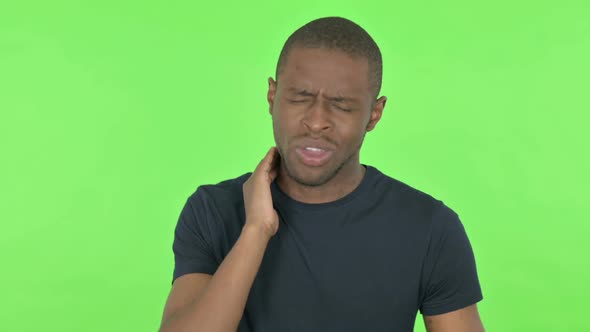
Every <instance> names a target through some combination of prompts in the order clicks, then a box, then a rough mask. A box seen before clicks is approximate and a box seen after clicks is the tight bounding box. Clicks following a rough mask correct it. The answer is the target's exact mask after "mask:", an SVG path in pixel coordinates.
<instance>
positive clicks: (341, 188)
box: [277, 161, 366, 204]
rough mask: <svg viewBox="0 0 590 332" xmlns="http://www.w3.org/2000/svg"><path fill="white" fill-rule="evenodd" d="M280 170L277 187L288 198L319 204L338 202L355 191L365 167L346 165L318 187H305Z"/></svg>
mask: <svg viewBox="0 0 590 332" xmlns="http://www.w3.org/2000/svg"><path fill="white" fill-rule="evenodd" d="M286 173H287V172H286V170H285V169H284V167H281V168H280V171H279V175H278V177H277V185H278V186H279V187H280V188H281V190H282V191H283V192H284V193H285V194H287V195H288V196H289V197H291V198H293V199H294V200H297V201H299V202H303V203H310V204H320V203H328V202H333V201H335V200H338V199H340V198H342V197H344V196H346V195H348V194H350V193H351V192H352V191H353V190H354V189H356V188H357V187H358V186H359V185H360V183H361V181H362V180H363V178H364V176H365V173H366V167H364V166H363V165H361V164H360V163H358V161H357V162H356V163H354V164H351V165H346V166H344V167H342V168H341V169H340V171H338V173H337V174H336V175H335V176H334V177H333V178H332V179H330V180H329V181H328V182H326V183H324V184H322V185H320V186H313V187H311V186H305V185H302V184H301V183H298V182H296V181H295V180H293V179H292V178H291V177H290V176H289V175H287V174H286Z"/></svg>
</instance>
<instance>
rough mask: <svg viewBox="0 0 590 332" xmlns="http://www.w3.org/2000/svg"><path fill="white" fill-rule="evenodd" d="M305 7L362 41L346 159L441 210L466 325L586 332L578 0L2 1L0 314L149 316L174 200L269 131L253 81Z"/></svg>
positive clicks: (117, 320) (167, 254)
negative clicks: (452, 216)
mask: <svg viewBox="0 0 590 332" xmlns="http://www.w3.org/2000/svg"><path fill="white" fill-rule="evenodd" d="M324 16H342V17H346V18H348V19H351V20H353V21H355V22H356V23H358V24H360V25H361V26H362V27H363V28H365V29H366V30H367V31H368V32H369V33H370V34H371V35H372V36H373V38H374V39H375V41H376V42H377V43H378V45H379V46H380V48H381V52H382V54H383V61H384V67H383V68H384V73H383V86H382V90H381V95H385V96H387V97H388V102H387V105H386V107H385V111H384V113H383V118H382V119H381V122H380V123H379V124H378V125H377V128H376V129H375V130H374V131H372V132H370V133H369V134H367V136H366V139H365V143H364V146H363V149H362V151H361V162H363V163H365V164H371V165H374V166H376V167H378V168H379V169H380V170H381V171H383V172H384V173H385V174H388V175H390V176H392V177H394V178H397V179H399V180H401V181H403V182H405V183H407V184H409V185H411V186H413V187H415V188H417V189H419V190H421V191H424V192H427V193H429V194H431V195H433V196H434V197H436V198H439V199H441V200H442V201H444V202H445V203H446V204H448V205H449V206H450V207H451V208H452V209H454V210H455V211H456V212H457V213H458V214H459V216H460V218H461V220H462V222H463V224H464V226H465V229H466V231H467V233H468V235H469V239H470V241H471V243H472V246H473V251H474V253H475V257H476V261H477V268H478V273H479V277H480V282H481V285H482V291H483V295H484V299H483V301H481V302H480V303H479V304H478V307H479V311H480V315H481V318H482V321H483V322H484V325H485V327H486V330H488V331H502V332H509V331H515V332H524V331H534V332H556V331H576V332H578V331H590V322H589V320H588V319H587V318H586V316H587V315H588V310H589V309H590V306H589V305H588V298H589V296H590V291H589V288H590V285H589V281H590V264H589V263H588V262H589V258H588V254H589V253H590V244H589V243H590V239H589V236H590V218H589V212H588V207H589V203H588V198H589V194H588V188H590V181H589V175H588V171H589V170H590V163H589V151H590V148H589V143H590V137H589V134H588V127H589V125H590V123H589V121H588V120H589V116H588V114H589V113H590V98H589V97H590V79H589V77H590V61H589V60H590V2H588V1H586V0H579V1H571V0H560V1H557V0H553V1H551V0H547V1H532V0H523V1H508V0H498V1H485V2H481V1H467V0H449V1H396V0H393V1H372V0H366V1H343V0H337V1H336V0H334V1H315V0H314V1H312V0H301V1H297V2H289V1H254V2H247V1H229V2H228V1H225V2H215V1H213V2H203V1H174V0H173V1H163V0H160V1H136V0H131V1H112V0H103V1H97V0H86V1H64V0H56V1H39V0H37V1H35V0H33V1H3V2H2V3H1V4H0V156H1V161H0V255H1V259H0V261H1V262H2V265H1V266H2V273H0V287H1V292H0V294H1V295H2V299H1V301H0V306H1V307H0V326H2V327H1V328H0V329H1V330H3V331H59V332H66V331H72V332H74V331H75V332H81V331H84V332H92V331H96V332H98V331H100V332H102V331H125V332H129V331H156V330H157V329H158V327H159V324H160V319H161V317H162V311H163V307H164V303H165V301H166V297H167V295H168V292H169V291H170V283H171V280H172V269H173V264H174V263H173V253H172V241H173V231H174V227H175V225H176V222H177V218H178V216H179V214H180V211H181V208H182V206H183V204H184V203H185V201H186V199H187V198H188V196H189V195H191V194H192V193H193V192H194V191H195V190H196V188H197V186H198V185H201V184H211V183H217V182H219V181H222V180H225V179H229V178H234V177H237V176H239V175H241V174H244V173H246V172H250V171H252V170H253V169H254V167H255V166H256V165H257V163H258V161H260V159H261V158H262V157H263V155H264V153H265V152H266V151H267V150H268V148H269V147H270V146H271V145H273V144H274V140H273V135H272V127H271V117H270V115H269V114H268V103H267V101H266V93H267V88H268V84H267V79H268V77H271V76H272V77H273V78H274V71H275V66H276V61H277V59H278V56H279V52H280V49H281V47H282V46H283V43H284V42H285V40H286V39H287V37H288V36H289V35H290V34H291V33H292V32H293V31H294V30H295V29H297V28H298V27H300V26H301V25H303V24H305V23H307V22H309V21H311V20H313V19H316V18H319V17H324ZM415 331H419V332H420V331H425V328H424V324H423V322H422V317H421V315H420V314H418V315H417V317H416V323H415Z"/></svg>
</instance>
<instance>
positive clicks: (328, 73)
mask: <svg viewBox="0 0 590 332" xmlns="http://www.w3.org/2000/svg"><path fill="white" fill-rule="evenodd" d="M280 82H281V84H279V86H283V87H285V88H286V89H292V88H298V89H305V90H308V91H318V90H322V91H324V92H325V93H326V94H330V95H341V94H345V95H363V94H367V93H369V92H370V87H369V64H368V60H367V59H366V58H364V57H351V56H350V55H348V54H346V53H344V52H342V51H340V50H331V49H326V48H301V47H295V48H293V49H291V50H290V52H289V55H288V56H287V59H286V62H285V64H284V66H283V68H282V72H281V74H280Z"/></svg>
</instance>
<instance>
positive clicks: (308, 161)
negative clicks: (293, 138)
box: [295, 146, 332, 167]
mask: <svg viewBox="0 0 590 332" xmlns="http://www.w3.org/2000/svg"><path fill="white" fill-rule="evenodd" d="M295 151H296V152H297V155H298V156H299V158H300V159H301V162H303V163H304V164H305V165H307V166H315V167H317V166H322V165H324V164H325V163H327V162H328V160H330V157H332V151H328V150H323V149H320V148H316V147H311V146H310V147H303V148H296V149H295Z"/></svg>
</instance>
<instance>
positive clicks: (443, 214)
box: [419, 202, 483, 316]
mask: <svg viewBox="0 0 590 332" xmlns="http://www.w3.org/2000/svg"><path fill="white" fill-rule="evenodd" d="M432 218H433V219H432V225H431V232H430V242H429V245H428V249H427V254H426V258H425V261H424V267H423V275H422V280H421V283H422V289H423V290H424V292H423V296H422V301H421V304H420V308H419V309H420V313H421V314H422V315H427V316H428V315H439V314H444V313H447V312H450V311H454V310H458V309H461V308H464V307H467V306H469V305H471V304H474V303H477V302H479V301H481V300H482V299H483V294H482V291H481V286H480V283H479V278H478V274H477V267H476V264H475V256H474V253H473V249H472V247H471V243H470V242H469V238H468V237H467V233H466V232H465V228H464V226H463V224H462V222H461V220H460V219H459V216H458V215H457V214H456V213H455V212H454V211H453V210H452V209H450V208H449V207H447V206H446V205H444V204H443V203H442V202H441V203H440V205H439V206H438V207H437V208H436V209H435V211H434V213H433V216H432Z"/></svg>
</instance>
